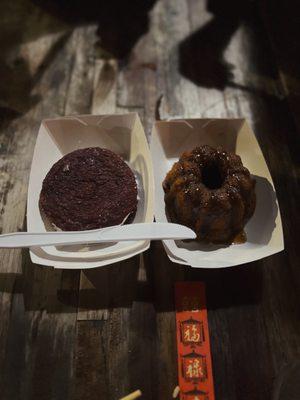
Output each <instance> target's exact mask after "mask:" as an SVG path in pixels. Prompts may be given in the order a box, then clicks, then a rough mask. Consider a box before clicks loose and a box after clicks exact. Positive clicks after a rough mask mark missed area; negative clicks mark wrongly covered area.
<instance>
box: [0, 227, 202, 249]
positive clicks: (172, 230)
mask: <svg viewBox="0 0 300 400" xmlns="http://www.w3.org/2000/svg"><path fill="white" fill-rule="evenodd" d="M195 237H196V234H195V232H194V231H192V230H191V229H190V228H187V227H186V226H184V225H179V224H172V223H158V222H153V223H140V224H128V225H117V226H110V227H108V228H103V229H95V230H90V231H72V232H66V231H60V232H41V233H31V232H16V233H8V234H4V235H0V248H14V247H40V246H57V245H65V244H69V245H70V244H84V243H105V242H120V241H126V240H167V239H175V240H179V239H181V240H184V239H195Z"/></svg>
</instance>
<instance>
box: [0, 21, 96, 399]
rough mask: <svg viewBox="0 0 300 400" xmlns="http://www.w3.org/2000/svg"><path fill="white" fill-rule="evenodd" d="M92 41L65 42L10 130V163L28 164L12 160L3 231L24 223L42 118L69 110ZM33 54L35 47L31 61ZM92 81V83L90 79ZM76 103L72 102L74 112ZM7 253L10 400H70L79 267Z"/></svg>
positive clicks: (82, 35)
mask: <svg viewBox="0 0 300 400" xmlns="http://www.w3.org/2000/svg"><path fill="white" fill-rule="evenodd" d="M89 39H91V33H90V32H89V30H87V29H83V30H79V32H75V33H74V35H73V36H71V37H70V38H69V39H68V40H66V41H64V42H62V43H61V48H60V49H56V53H55V54H53V58H52V59H51V60H50V59H48V62H49V64H48V65H46V66H45V67H44V71H43V75H42V76H40V77H39V81H38V82H36V86H35V93H37V95H39V96H40V98H41V100H40V102H39V104H38V105H37V106H36V107H34V108H32V109H31V111H30V112H28V113H27V115H25V116H23V117H20V118H18V119H15V120H13V121H12V122H11V123H10V124H9V125H8V126H7V127H6V128H5V129H6V132H7V130H9V142H8V143H7V146H6V148H5V151H6V153H7V154H8V155H9V158H8V159H7V161H9V160H13V159H17V158H18V159H20V158H21V161H22V162H21V163H20V162H15V163H14V164H12V163H11V164H9V163H8V164H7V165H8V166H9V165H12V167H10V168H9V169H8V167H7V168H6V171H7V174H9V179H10V182H12V183H13V188H12V190H10V191H9V192H8V195H7V201H6V205H5V206H4V208H3V214H2V226H3V231H14V230H16V229H20V228H22V227H23V220H24V213H25V205H26V187H27V180H28V174H29V169H30V163H31V157H32V151H33V146H34V141H35V133H36V132H37V127H38V124H39V123H40V120H41V119H42V118H45V117H51V116H55V115H61V114H64V110H65V103H66V94H67V93H68V95H70V92H71V91H72V72H73V73H76V74H77V75H76V79H79V76H80V74H81V73H83V72H85V71H83V69H82V68H81V65H80V61H81V60H82V59H86V58H87V54H88V51H89V48H90V46H91V44H89V43H91V42H89ZM55 40H57V38H55ZM55 43H56V42H55V41H54V42H53V43H52V46H55ZM49 46H50V44H49V43H48V42H47V50H46V51H44V54H45V57H46V58H47V54H48V53H49V51H51V47H50V49H49ZM41 52H43V48H42V47H41ZM31 55H32V53H30V52H29V53H28V57H29V59H30V56H31ZM40 62H41V63H42V62H45V59H41V60H40ZM81 63H82V61H81ZM82 78H84V77H81V80H82ZM70 82H71V85H70ZM85 82H86V84H88V80H87V79H86V81H85ZM81 89H83V87H81ZM76 95H77V94H76ZM69 104H70V103H69ZM74 107H75V106H74V105H71V106H70V105H69V109H71V108H73V109H74ZM4 134H6V133H4ZM4 172H5V168H4ZM6 186H7V185H6ZM1 256H3V257H2V258H1V271H3V272H5V273H3V274H1V275H3V276H4V293H3V294H2V299H1V316H2V318H3V322H4V326H1V327H2V329H1V349H4V351H3V352H2V354H1V361H0V364H1V366H0V369H1V371H5V372H4V373H3V374H1V378H0V386H1V392H2V393H3V398H5V399H6V398H7V399H14V398H15V399H17V398H32V399H35V398H39V399H41V398H43V399H50V398H51V399H57V398H62V397H63V398H69V397H70V382H71V376H72V365H73V347H74V339H75V333H76V332H75V323H76V320H77V318H76V317H77V293H76V291H77V288H78V285H79V279H78V278H79V275H78V273H77V272H74V273H73V274H72V276H70V275H68V274H65V273H63V272H62V271H60V270H53V269H51V268H46V267H42V268H41V267H38V266H34V265H32V263H31V261H30V260H29V256H28V252H27V251H24V252H22V253H21V252H20V251H19V250H13V251H1ZM14 274H15V275H14ZM2 282H3V279H2ZM13 372H14V373H13ZM16 382H20V385H16ZM41 382H42V384H41Z"/></svg>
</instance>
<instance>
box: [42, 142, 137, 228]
mask: <svg viewBox="0 0 300 400" xmlns="http://www.w3.org/2000/svg"><path fill="white" fill-rule="evenodd" d="M39 205H40V209H41V211H42V213H43V214H44V215H45V216H46V218H47V219H48V220H49V221H50V222H51V223H52V224H53V225H54V226H55V227H57V228H60V229H61V230H63V231H78V230H89V229H97V228H103V227H107V226H112V225H118V224H120V223H122V221H123V220H124V219H125V217H126V216H127V215H131V216H133V215H134V214H135V212H136V208H137V185H136V181H135V177H134V175H133V172H132V171H131V169H130V168H129V167H128V165H127V164H126V163H125V162H124V160H123V159H122V158H121V157H120V156H118V155H117V154H115V153H114V152H112V151H110V150H107V149H102V148H100V147H90V148H87V149H81V150H75V151H73V152H72V153H69V154H67V155H65V156H64V157H63V158H61V159H60V160H59V161H57V162H56V163H55V164H54V165H53V166H52V168H51V169H50V171H49V172H48V174H47V175H46V177H45V179H44V181H43V187H42V190H41V194H40V202H39Z"/></svg>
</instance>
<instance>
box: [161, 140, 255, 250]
mask: <svg viewBox="0 0 300 400" xmlns="http://www.w3.org/2000/svg"><path fill="white" fill-rule="evenodd" d="M163 189H164V192H165V203H166V211H167V214H168V216H169V219H170V220H171V221H172V222H177V223H180V224H183V225H186V226H188V227H190V228H191V229H193V230H194V231H195V232H196V234H197V240H199V241H204V242H209V243H222V244H228V243H232V242H233V241H234V239H235V238H236V237H237V236H238V235H239V234H241V232H243V228H244V226H245V224H246V222H247V221H248V220H249V218H250V217H251V216H252V215H253V213H254V209H255V204H256V196H255V180H254V179H253V178H252V177H251V176H250V173H249V171H248V169H247V168H245V167H244V166H243V164H242V161H241V158H240V157H239V156H238V155H236V154H234V153H231V152H227V151H224V150H223V149H221V148H217V149H214V148H212V147H210V146H201V147H196V148H195V149H193V150H192V151H188V152H185V153H183V154H182V155H181V157H180V159H179V161H178V162H176V163H175V164H174V165H173V167H172V169H171V170H170V171H169V172H168V174H167V176H166V178H165V180H164V182H163Z"/></svg>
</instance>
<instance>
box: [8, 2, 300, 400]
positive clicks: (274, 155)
mask: <svg viewBox="0 0 300 400" xmlns="http://www.w3.org/2000/svg"><path fill="white" fill-rule="evenodd" d="M4 3H5V7H4V8H3V10H5V12H3V13H2V14H1V15H0V22H1V28H0V33H1V32H2V33H3V35H0V50H1V52H0V73H1V74H0V75H1V80H0V91H1V100H0V113H1V114H0V209H1V212H0V229H1V231H2V232H10V231H15V230H22V229H24V219H25V208H26V195H27V183H28V176H29V171H30V164H31V159H32V153H33V148H34V143H35V139H36V133H37V130H38V126H39V124H40V121H41V119H43V118H45V117H52V116H59V115H65V114H85V113H93V114H96V113H98V114H105V113H115V112H117V113H124V112H127V111H137V112H138V113H139V115H140V117H141V119H142V121H143V124H144V127H145V130H146V133H147V135H148V138H149V137H150V131H151V126H152V123H153V121H154V118H155V113H156V111H159V112H160V116H161V117H162V118H170V117H174V116H180V117H183V116H184V117H196V116H197V117H199V116H200V117H245V118H247V119H248V120H249V122H250V124H251V126H252V128H253V130H254V132H255V133H256V136H257V138H258V140H259V143H260V145H261V147H262V150H263V153H264V156H265V158H266V160H267V163H268V165H269V168H270V171H271V174H272V177H273V180H274V183H275V186H276V189H277V195H278V199H279V203H280V206H281V213H282V217H283V227H284V235H285V247H286V250H285V251H284V252H283V253H281V254H277V255H274V256H272V257H269V258H267V259H264V260H261V261H258V262H255V263H251V264H249V265H245V266H243V267H235V268H230V269H226V270H214V271H211V270H205V269H204V270H195V269H191V268H189V267H186V266H182V265H178V264H173V263H171V262H170V261H169V260H168V258H167V256H166V254H165V252H164V250H163V247H162V245H161V244H160V243H153V244H152V245H151V249H150V250H149V251H148V252H146V253H145V254H144V255H142V256H137V257H134V258H132V259H130V260H126V261H124V262H121V263H116V264H113V265H110V266H107V267H103V268H99V269H94V270H89V271H84V272H79V271H71V270H70V271H61V270H53V269H51V268H45V267H39V266H35V265H33V264H32V263H31V261H30V259H29V256H28V252H27V251H19V250H0V265H1V271H0V315H1V324H0V393H1V395H0V397H1V399H2V398H3V399H4V400H11V399H12V400H15V399H47V400H48V399H51V400H52V399H62V398H64V399H78V400H79V399H82V398H86V399H98V398H101V399H105V400H106V399H107V400H117V399H119V398H121V397H122V396H124V395H126V394H128V393H129V392H131V391H134V390H136V389H141V390H142V392H143V398H145V399H155V400H159V399H164V400H166V399H169V398H171V397H172V393H173V389H174V387H175V386H176V385H177V363H176V337H175V313H174V301H173V298H174V283H175V282H176V281H180V280H202V281H204V282H205V283H206V286H207V306H208V317H209V327H210V334H211V346H212V358H213V369H214V381H215V393H216V399H217V400H219V399H220V400H221V399H222V400H240V399H243V400H248V399H249V400H250V399H251V400H253V399H255V400H268V399H270V400H271V399H273V398H274V399H285V398H289V399H292V398H293V397H292V396H295V391H296V390H297V385H296V383H295V382H297V381H298V380H299V368H298V364H299V357H300V322H299V321H300V319H299V315H300V303H299V286H300V273H299V259H300V253H299V246H298V240H297V239H298V237H299V235H300V231H299V229H300V228H299V226H300V220H299V213H298V204H299V200H300V198H299V196H300V191H299V151H300V143H299V123H298V119H299V118H298V114H297V110H298V109H297V107H298V97H297V96H298V94H297V93H298V81H297V79H298V73H297V68H298V64H297V63H296V62H295V60H296V56H295V55H297V54H298V53H297V41H296V40H294V36H296V35H295V34H294V32H296V26H295V18H294V17H293V15H295V12H294V11H293V6H292V4H291V5H290V6H289V7H284V5H283V3H282V2H279V3H278V4H276V5H272V4H271V3H272V2H268V1H264V2H262V3H259V4H258V3H257V2H252V1H246V2H243V6H240V2H236V1H234V0H229V1H227V2H226V7H225V6H224V4H225V3H224V2H220V1H217V0H208V1H204V0H183V1H182V0H157V1H152V0H151V1H150V0H143V1H140V2H138V3H136V2H134V4H135V8H136V11H135V12H134V13H133V12H132V11H133V9H132V5H130V6H129V7H128V11H126V10H125V8H124V6H122V5H121V4H120V3H119V4H118V2H117V1H116V0H112V2H111V4H110V5H109V7H103V6H102V5H101V4H100V3H101V2H99V4H98V3H97V4H98V5H97V6H95V5H94V3H93V4H92V2H91V4H90V8H88V7H84V6H85V5H86V4H83V2H78V3H76V4H77V5H76V7H74V9H72V12H71V11H70V12H66V8H65V6H64V2H57V4H56V2H49V3H48V2H43V4H41V3H39V2H38V1H34V2H31V1H29V0H17V1H16V2H13V3H11V2H9V1H8V0H5V1H4ZM58 3H59V4H58ZM95 4H96V3H95ZM98 6H99V7H102V8H101V10H102V11H101V12H99V9H98ZM56 7H58V8H56ZM59 7H61V8H59ZM118 9H119V10H122V14H123V15H122V16H123V18H120V17H119V16H118V18H117V17H116V12H115V10H118ZM83 10H87V11H85V12H83ZM294 10H296V9H294ZM272 11H274V13H272ZM25 14H26V16H27V17H26V18H23V17H22V15H25ZM100 14H101V15H100ZM285 15H289V16H292V17H291V18H288V20H289V23H287V22H286V20H285ZM273 16H274V18H273ZM114 18H116V19H114ZM108 21H110V22H109V23H108ZM147 21H148V22H149V26H148V22H147ZM16 27H18V29H16ZM282 32H285V33H286V35H283V34H282ZM126 33H128V35H126ZM98 35H100V37H98ZM4 37H5V39H4V40H3V38H4ZM99 39H100V43H98V44H97V46H95V43H96V42H97V41H98V40H99ZM290 40H292V45H291V46H289V43H290ZM287 41H288V43H287ZM116 55H122V56H124V58H122V59H117V58H116ZM298 69H299V68H298ZM159 99H161V101H160V102H158V100H159ZM157 108H159V110H157ZM293 382H294V383H293ZM287 396H288V397H287ZM295 398H297V397H295Z"/></svg>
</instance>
